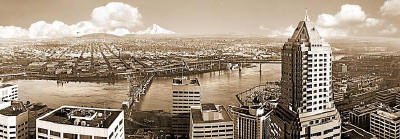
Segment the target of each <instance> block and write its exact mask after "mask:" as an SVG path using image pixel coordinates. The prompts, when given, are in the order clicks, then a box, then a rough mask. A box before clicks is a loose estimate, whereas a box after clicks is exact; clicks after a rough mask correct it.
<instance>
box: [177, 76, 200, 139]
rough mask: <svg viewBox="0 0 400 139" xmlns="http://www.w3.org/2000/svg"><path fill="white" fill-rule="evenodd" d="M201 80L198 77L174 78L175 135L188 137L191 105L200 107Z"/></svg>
mask: <svg viewBox="0 0 400 139" xmlns="http://www.w3.org/2000/svg"><path fill="white" fill-rule="evenodd" d="M200 92H201V90H200V82H199V80H198V79H185V78H174V79H173V80H172V114H173V117H172V120H174V121H175V122H173V123H172V130H173V131H172V132H173V134H174V136H175V137H178V138H179V137H184V138H185V137H188V136H189V126H190V117H189V116H190V110H191V107H200V106H201V104H200V98H201V95H200Z"/></svg>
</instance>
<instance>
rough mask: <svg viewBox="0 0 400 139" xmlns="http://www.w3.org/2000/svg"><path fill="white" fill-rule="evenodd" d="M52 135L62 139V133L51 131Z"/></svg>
mask: <svg viewBox="0 0 400 139" xmlns="http://www.w3.org/2000/svg"><path fill="white" fill-rule="evenodd" d="M50 135H52V136H57V137H60V136H61V134H60V132H56V131H51V130H50Z"/></svg>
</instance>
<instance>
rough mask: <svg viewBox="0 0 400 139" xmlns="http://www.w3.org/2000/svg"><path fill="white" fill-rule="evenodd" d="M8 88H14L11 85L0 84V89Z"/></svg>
mask: <svg viewBox="0 0 400 139" xmlns="http://www.w3.org/2000/svg"><path fill="white" fill-rule="evenodd" d="M10 86H14V85H13V84H2V83H0V88H6V87H10Z"/></svg>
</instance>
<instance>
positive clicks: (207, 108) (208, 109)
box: [201, 103, 217, 111]
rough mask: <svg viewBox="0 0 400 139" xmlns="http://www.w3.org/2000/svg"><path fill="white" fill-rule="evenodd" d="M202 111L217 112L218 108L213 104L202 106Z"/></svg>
mask: <svg viewBox="0 0 400 139" xmlns="http://www.w3.org/2000/svg"><path fill="white" fill-rule="evenodd" d="M201 109H202V110H203V111H217V107H215V105H214V104H213V103H205V104H201Z"/></svg>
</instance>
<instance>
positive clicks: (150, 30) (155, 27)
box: [135, 24, 175, 34]
mask: <svg viewBox="0 0 400 139" xmlns="http://www.w3.org/2000/svg"><path fill="white" fill-rule="evenodd" d="M135 34H175V32H173V31H170V30H167V29H165V28H162V27H160V26H159V25H157V24H153V26H152V27H148V28H147V29H146V30H142V31H138V32H136V33H135Z"/></svg>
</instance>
